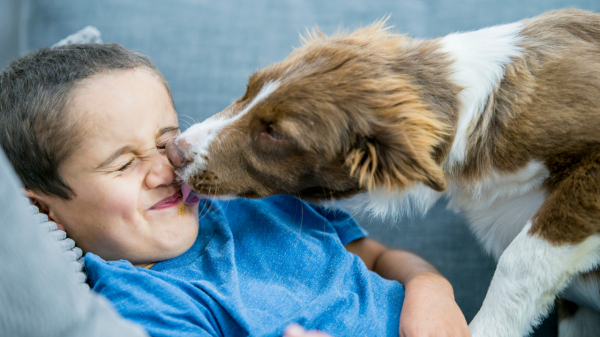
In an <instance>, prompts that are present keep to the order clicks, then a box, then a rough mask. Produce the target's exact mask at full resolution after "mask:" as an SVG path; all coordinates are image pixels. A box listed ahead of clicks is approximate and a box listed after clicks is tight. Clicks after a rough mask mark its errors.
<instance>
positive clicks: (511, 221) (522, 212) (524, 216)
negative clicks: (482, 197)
mask: <svg viewBox="0 0 600 337" xmlns="http://www.w3.org/2000/svg"><path fill="white" fill-rule="evenodd" d="M544 201H546V192H545V191H544V190H542V189H539V188H536V189H533V190H531V191H529V192H527V193H525V194H522V195H520V196H517V197H510V198H500V199H496V200H495V201H494V202H493V203H492V204H491V205H489V206H487V207H483V208H482V207H480V206H481V204H479V203H477V202H473V203H471V204H470V205H465V206H463V207H462V208H461V209H462V210H463V214H464V215H465V217H466V218H467V220H468V221H469V227H470V228H471V230H472V231H473V233H474V234H475V236H476V237H477V239H478V240H479V241H480V242H481V243H482V244H483V247H484V248H485V250H486V251H487V252H488V253H490V254H491V255H492V256H493V257H494V258H495V259H496V260H498V259H499V258H500V256H501V255H502V252H504V250H505V249H506V247H508V245H509V244H510V243H511V242H512V241H513V240H514V238H515V237H516V236H517V235H518V234H519V232H521V230H522V229H523V227H524V226H525V224H526V223H527V221H529V219H531V218H532V217H533V216H534V215H535V214H536V213H537V211H538V209H539V208H540V207H541V206H542V204H543V203H544Z"/></svg>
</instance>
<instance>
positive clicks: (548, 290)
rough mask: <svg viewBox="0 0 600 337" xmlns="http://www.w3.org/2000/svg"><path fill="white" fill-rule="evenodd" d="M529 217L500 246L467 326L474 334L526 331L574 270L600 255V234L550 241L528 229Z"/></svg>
mask: <svg viewBox="0 0 600 337" xmlns="http://www.w3.org/2000/svg"><path fill="white" fill-rule="evenodd" d="M530 228H531V222H528V223H527V225H526V226H525V227H524V228H523V230H522V231H521V233H519V235H518V236H517V237H516V238H515V239H514V240H513V242H512V243H511V244H510V245H509V246H508V248H507V249H506V250H505V251H504V253H503V254H502V256H501V257H500V260H499V261H498V266H497V268H496V272H495V273H494V277H493V279H492V283H491V285H490V288H489V290H488V293H487V295H486V297H485V300H484V301H483V305H482V307H481V309H480V310H479V312H478V313H477V315H476V316H475V318H474V319H473V321H472V322H471V324H470V325H469V329H470V330H471V334H472V336H473V337H519V336H526V335H528V334H529V333H530V332H531V331H532V328H533V327H534V326H535V325H536V324H537V323H539V322H540V320H541V319H542V318H543V317H544V316H546V315H547V314H548V311H549V309H550V308H551V306H552V304H553V303H554V299H555V296H556V294H557V293H558V292H560V291H561V290H562V289H563V288H564V287H565V286H566V285H567V283H568V282H569V280H570V279H571V278H572V276H573V275H575V274H577V273H580V272H583V271H587V270H590V269H592V268H593V267H594V266H595V265H597V264H598V261H599V260H600V236H598V235H593V236H590V237H588V238H587V239H586V240H584V241H583V242H581V243H579V244H568V245H553V244H551V243H550V242H548V241H547V240H544V239H542V238H540V237H539V236H537V235H532V234H530V233H529V231H530Z"/></svg>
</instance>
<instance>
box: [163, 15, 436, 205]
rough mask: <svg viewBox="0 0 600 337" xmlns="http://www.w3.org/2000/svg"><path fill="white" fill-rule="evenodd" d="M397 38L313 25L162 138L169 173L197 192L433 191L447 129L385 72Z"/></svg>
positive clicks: (399, 79)
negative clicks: (231, 94) (239, 89)
mask: <svg viewBox="0 0 600 337" xmlns="http://www.w3.org/2000/svg"><path fill="white" fill-rule="evenodd" d="M403 43H410V41H408V39H407V38H404V37H402V36H398V35H392V34H388V33H387V32H386V30H385V29H384V28H383V27H382V24H379V25H374V26H370V27H367V28H364V29H362V30H359V31H357V32H355V33H353V34H350V35H345V36H333V37H324V36H322V35H321V34H319V33H317V34H315V33H313V34H311V35H309V37H308V39H306V41H305V43H304V45H303V46H302V47H301V48H299V49H296V50H295V51H294V52H292V53H291V54H290V55H289V56H288V58H287V59H285V60H284V61H283V62H281V63H277V64H273V65H271V66H269V67H266V68H265V69H263V70H260V71H258V72H256V73H255V74H254V75H252V76H251V77H250V80H249V83H248V88H247V91H246V93H245V94H244V96H243V97H242V98H240V99H239V100H237V101H236V102H234V103H233V104H232V105H231V106H229V107H227V108H226V109H225V110H223V111H222V112H220V113H219V114H217V115H215V116H213V117H211V118H209V119H207V120H206V121H204V122H202V123H199V124H196V125H193V126H191V127H190V128H189V129H188V130H187V131H185V132H184V133H183V134H181V135H180V136H179V137H178V138H177V139H176V140H175V141H174V143H172V144H170V145H169V148H168V150H169V151H168V153H169V157H170V158H171V160H172V162H173V164H174V166H175V167H176V169H177V172H178V174H179V175H180V176H181V177H182V178H183V179H184V180H185V181H186V182H187V183H188V184H189V185H190V186H192V188H193V189H194V190H195V191H196V192H198V193H202V194H209V195H234V196H241V197H265V196H269V195H274V194H292V195H296V196H299V197H301V198H305V199H311V200H315V199H331V198H342V197H346V196H350V195H353V194H355V193H357V192H360V191H363V190H368V189H372V188H374V187H384V188H388V189H398V190H401V189H403V188H404V187H406V186H410V185H411V184H412V183H413V182H422V183H424V184H425V185H427V186H429V187H431V188H433V189H435V190H437V191H441V190H444V189H445V188H446V180H445V177H444V173H443V171H442V169H441V168H440V166H439V163H438V162H437V161H436V159H435V158H434V157H435V156H434V152H435V147H436V146H438V145H439V144H440V142H441V139H442V138H443V137H445V136H446V135H447V131H448V130H447V123H444V122H443V121H440V120H439V117H438V116H436V114H434V113H433V112H431V111H429V109H428V108H427V106H426V105H425V104H424V103H423V101H422V100H421V99H420V98H419V91H418V88H417V87H416V86H415V84H414V79H412V78H410V77H409V76H408V75H406V74H402V73H400V72H398V71H395V70H394V62H395V60H394V59H393V58H392V57H391V56H390V55H395V54H396V51H397V50H398V49H399V48H402V44H403Z"/></svg>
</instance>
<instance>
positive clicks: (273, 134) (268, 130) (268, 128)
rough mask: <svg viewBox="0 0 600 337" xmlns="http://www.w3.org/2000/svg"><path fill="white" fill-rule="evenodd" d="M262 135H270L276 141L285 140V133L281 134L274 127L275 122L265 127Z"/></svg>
mask: <svg viewBox="0 0 600 337" xmlns="http://www.w3.org/2000/svg"><path fill="white" fill-rule="evenodd" d="M261 135H263V136H265V137H268V138H270V139H272V140H275V141H281V140H284V139H285V137H283V135H281V134H280V133H278V132H277V131H276V130H275V128H274V127H273V124H270V123H269V124H268V125H267V126H266V128H265V130H264V131H263V132H261Z"/></svg>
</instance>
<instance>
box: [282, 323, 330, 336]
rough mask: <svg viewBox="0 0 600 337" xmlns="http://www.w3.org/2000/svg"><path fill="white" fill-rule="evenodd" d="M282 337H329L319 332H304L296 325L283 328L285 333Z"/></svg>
mask: <svg viewBox="0 0 600 337" xmlns="http://www.w3.org/2000/svg"><path fill="white" fill-rule="evenodd" d="M283 337H331V336H330V335H329V334H326V333H324V332H321V331H316V330H309V331H306V330H304V328H303V327H301V326H300V325H298V324H290V325H288V326H287V328H285V331H284V332H283Z"/></svg>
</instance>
